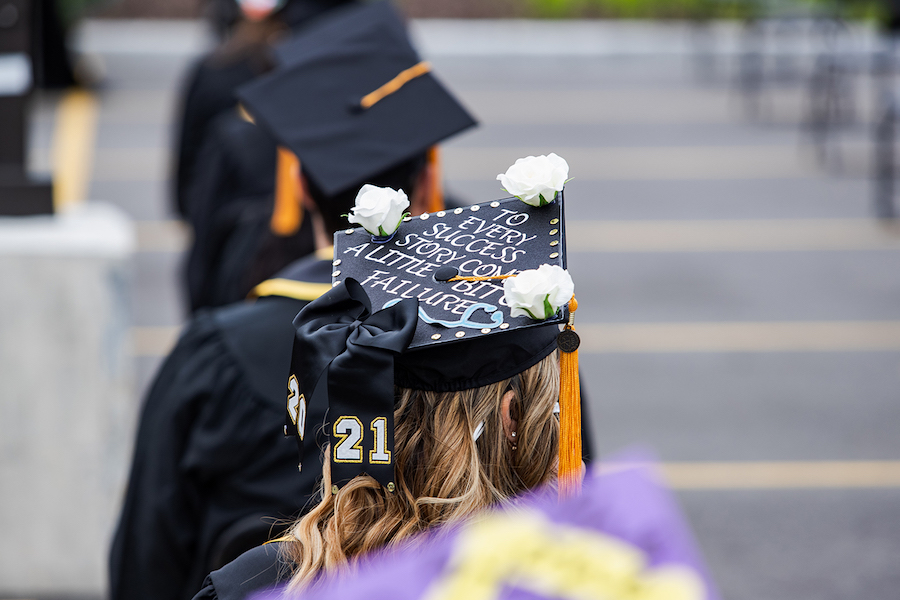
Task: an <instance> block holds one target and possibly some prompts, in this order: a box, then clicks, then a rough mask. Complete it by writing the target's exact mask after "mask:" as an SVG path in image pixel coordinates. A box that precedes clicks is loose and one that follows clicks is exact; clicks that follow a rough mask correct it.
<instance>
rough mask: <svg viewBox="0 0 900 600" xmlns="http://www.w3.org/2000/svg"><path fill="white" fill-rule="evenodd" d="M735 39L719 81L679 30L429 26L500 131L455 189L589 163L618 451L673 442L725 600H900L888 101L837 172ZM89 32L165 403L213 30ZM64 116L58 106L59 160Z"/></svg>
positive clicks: (463, 150)
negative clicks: (753, 72)
mask: <svg viewBox="0 0 900 600" xmlns="http://www.w3.org/2000/svg"><path fill="white" fill-rule="evenodd" d="M523 27H524V28H525V29H524V30H523ZM454 28H455V29H454ZM716 31H717V34H716V35H718V36H720V37H719V38H716V39H718V41H716V42H714V43H713V44H711V45H709V44H707V45H706V46H704V48H703V49H704V50H716V49H719V50H721V51H722V52H721V53H718V54H716V53H714V54H712V55H711V56H712V58H713V59H714V60H713V61H712V62H711V63H709V62H707V63H704V64H707V65H708V64H712V66H713V70H712V71H704V72H702V73H700V74H701V75H703V77H699V76H698V64H699V63H698V62H697V61H695V60H694V59H693V58H692V51H693V50H692V48H695V47H693V46H692V45H691V42H690V38H689V37H685V36H686V35H687V34H688V33H690V32H689V31H688V30H687V29H686V28H685V27H684V26H681V25H676V26H665V25H656V24H644V25H640V24H633V23H630V24H629V23H625V24H621V25H618V26H617V25H616V24H609V23H607V24H595V25H594V26H593V28H592V25H591V24H590V23H574V24H570V25H569V26H568V29H567V26H566V25H565V24H559V23H551V24H547V25H544V26H542V25H541V24H533V23H531V24H524V25H523V24H522V23H520V22H478V23H475V24H471V23H466V22H455V21H451V22H437V23H427V22H425V23H422V22H420V23H416V34H417V35H418V36H419V38H420V39H421V40H422V41H423V48H424V49H425V54H426V57H427V58H429V59H431V60H432V62H433V63H434V66H435V70H436V72H437V73H438V76H439V77H441V78H442V79H444V80H445V81H446V82H447V83H448V84H449V86H450V87H451V88H452V89H453V90H454V91H456V92H457V93H458V94H459V95H460V96H461V97H462V99H463V101H464V103H465V104H467V105H468V106H469V107H470V108H471V110H472V111H473V112H474V113H475V114H476V115H477V116H478V117H479V119H480V120H481V122H482V126H481V127H480V128H479V129H478V130H477V131H476V132H474V133H471V134H468V135H465V136H463V137H461V138H459V139H458V140H454V141H453V142H451V143H450V144H448V145H447V146H446V148H445V151H444V158H445V168H444V173H445V177H446V180H447V185H448V188H449V190H450V191H451V192H452V193H454V194H456V195H458V196H460V197H461V198H463V199H466V200H470V201H483V200H487V199H491V198H498V197H502V195H503V192H502V190H501V189H500V187H499V183H498V182H496V181H495V180H494V177H495V176H496V174H497V173H500V172H503V171H505V169H506V167H507V166H508V165H509V164H511V163H512V162H513V161H514V160H515V159H516V158H518V157H520V156H524V155H526V154H541V153H547V152H556V153H558V154H560V155H561V156H563V157H564V158H566V159H567V160H568V161H569V163H570V165H571V167H572V169H571V175H572V177H573V178H574V179H573V181H572V182H571V183H570V184H569V185H568V186H567V189H566V198H567V207H568V212H569V218H570V221H571V223H572V226H571V232H570V238H569V245H570V250H571V255H570V267H571V270H572V272H573V275H574V277H575V281H576V283H577V290H576V293H577V296H578V299H579V302H580V306H581V310H579V312H578V314H577V317H578V318H577V320H576V327H577V328H578V329H579V330H580V331H581V334H582V338H583V340H584V344H585V346H584V351H583V352H582V353H581V355H582V369H583V372H584V375H585V377H586V380H587V386H588V389H589V392H590V399H591V402H592V406H591V419H592V421H593V424H594V426H595V431H596V435H597V440H596V445H597V446H598V447H599V449H600V450H601V451H602V452H603V453H609V452H612V451H614V450H616V449H618V448H621V447H623V446H625V445H629V444H633V443H641V444H645V445H648V446H650V447H652V448H654V449H655V451H656V452H657V453H658V455H659V457H660V458H661V459H662V461H664V463H665V466H664V468H665V473H666V474H667V475H668V477H669V480H670V482H671V483H672V485H673V486H674V487H675V488H676V489H677V490H678V493H679V496H680V498H681V500H682V502H683V504H684V506H685V508H686V510H687V512H688V514H689V517H690V520H691V522H692V524H693V526H694V527H695V530H696V533H697V535H698V537H699V540H700V543H701V545H702V546H703V549H704V551H705V553H706V557H707V559H708V560H709V562H710V565H711V568H712V571H713V573H714V575H715V576H716V578H717V581H718V584H719V585H720V587H721V589H722V592H723V596H724V597H725V598H728V599H730V600H763V599H779V600H801V599H810V600H812V599H815V600H832V599H833V600H838V599H841V600H844V599H846V598H853V597H866V598H885V599H887V598H895V597H897V590H898V589H900V434H898V423H900V268H898V265H900V263H898V260H900V231H898V229H897V228H896V227H894V228H891V227H887V226H882V225H879V224H878V223H876V222H875V221H874V220H873V219H872V218H871V206H870V205H871V193H870V184H869V182H868V181H867V180H866V175H867V174H868V173H869V172H870V162H869V160H870V158H869V150H868V146H867V129H866V128H867V123H868V122H869V113H868V112H867V111H866V109H865V106H866V98H867V93H868V88H867V87H866V86H865V82H864V81H861V80H860V81H858V82H856V91H857V92H858V94H859V97H860V99H861V100H860V106H861V107H862V108H861V110H860V112H859V118H858V122H857V124H856V126H855V127H854V128H850V129H849V130H848V131H845V132H843V133H842V136H841V138H840V140H839V143H838V144H836V145H832V146H831V147H830V152H832V154H830V156H831V159H830V160H829V161H828V162H827V163H826V164H825V165H824V166H823V165H822V164H820V163H819V162H818V161H817V160H816V154H815V152H814V151H813V150H812V149H811V148H810V147H809V146H808V144H807V142H808V141H809V140H808V136H807V134H805V133H804V132H803V130H802V129H801V128H800V127H799V126H798V123H799V122H800V121H801V120H802V118H803V114H804V113H803V111H804V107H805V102H806V99H805V96H804V93H803V91H804V88H803V87H802V84H801V82H797V83H796V85H793V86H791V85H781V86H778V87H776V88H773V89H772V90H771V92H767V94H766V97H765V98H764V102H763V103H762V110H761V111H760V112H759V113H757V115H758V116H757V118H756V120H755V121H751V120H749V119H748V118H747V117H746V113H745V110H744V109H745V105H744V104H743V102H742V100H741V97H740V96H739V95H738V93H737V92H736V91H735V86H734V80H735V64H736V63H735V60H734V54H735V48H737V47H738V43H737V41H736V38H735V37H734V36H735V35H736V33H737V32H736V30H735V29H734V27H731V26H728V25H724V26H720V28H719V29H717V30H716ZM83 32H84V33H83V36H82V38H81V40H80V42H79V44H80V47H82V48H83V49H85V50H86V51H89V52H91V53H93V60H94V61H95V62H94V64H95V67H96V68H102V72H103V74H104V75H105V84H104V85H103V87H102V88H100V89H99V90H98V91H97V92H96V94H95V98H96V103H97V104H96V106H97V109H98V113H97V114H98V117H97V126H96V132H95V136H94V137H93V141H92V142H91V141H90V138H85V139H88V140H89V142H88V146H87V147H86V148H85V152H88V156H90V157H91V158H92V167H90V176H89V183H88V186H87V192H86V196H87V198H90V199H97V200H100V199H102V200H105V201H110V202H113V203H115V204H117V205H119V206H121V207H122V208H124V209H125V210H126V211H127V212H128V213H129V214H131V215H132V216H133V217H134V218H135V219H137V220H138V231H139V246H140V249H141V252H140V253H139V255H138V260H137V270H138V271H137V283H136V287H135V289H134V296H133V307H134V319H135V329H134V346H135V356H136V360H137V364H138V373H139V382H140V387H141V390H143V389H144V387H145V386H146V385H147V383H148V382H149V380H150V378H151V377H152V375H153V373H154V371H155V369H156V368H157V366H158V365H159V362H160V360H161V357H162V356H164V354H165V352H166V351H167V349H168V348H169V347H171V344H172V343H173V340H174V338H175V336H176V335H177V331H178V328H179V326H180V325H181V323H183V319H184V304H183V301H182V296H181V289H180V270H179V269H180V262H181V251H182V250H183V248H184V246H185V243H186V240H187V235H188V232H186V231H185V230H184V229H183V228H182V227H181V226H180V224H179V223H177V222H175V221H173V220H172V211H171V210H170V208H169V206H170V202H169V199H168V187H167V185H168V184H167V176H168V172H169V170H168V169H169V161H170V155H169V148H170V147H171V145H172V143H171V139H172V136H171V128H172V120H173V116H174V115H175V112H176V94H177V90H178V85H179V82H180V79H181V77H182V75H183V72H184V70H185V68H186V67H187V66H188V65H189V64H190V63H191V61H192V60H194V59H195V56H196V53H197V52H199V51H200V50H201V49H202V48H204V47H205V46H206V44H207V43H208V41H209V37H208V35H207V34H206V33H205V30H204V29H203V27H202V26H200V25H198V24H197V23H192V22H173V23H166V22H141V23H129V22H126V23H110V22H90V23H88V24H87V26H86V27H85V29H84V30H83ZM858 33H859V36H858V40H859V44H858V48H865V47H867V46H868V45H869V44H870V43H871V34H870V33H867V32H866V31H865V30H860V31H859V32H858ZM729 36H731V37H729ZM867 36H869V37H867ZM429 39H431V40H432V43H431V45H429V42H428V40H429ZM478 39H483V40H484V39H487V40H493V41H494V42H492V43H483V44H479V43H477V40H478ZM610 39H612V40H614V42H615V43H613V42H610V41H609V40H610ZM704 39H705V38H704ZM473 40H476V41H473ZM523 40H524V41H525V43H523ZM531 42H534V44H532V43H531ZM538 42H539V43H538ZM803 47H805V46H803V44H802V43H798V45H797V48H798V50H797V52H798V53H800V54H802V53H803V52H804V51H803V50H802V48H803ZM535 48H538V49H540V48H544V49H547V48H551V49H554V50H550V52H551V54H550V55H548V54H546V53H544V51H541V52H537V51H536V50H535ZM429 49H430V51H429ZM707 58H709V57H707ZM64 102H65V101H64V100H62V104H64ZM60 106H61V97H60V96H51V95H45V96H43V97H41V98H40V99H39V100H38V102H37V103H36V111H35V126H34V127H33V131H32V138H33V141H34V143H33V145H32V159H33V160H32V162H33V164H34V167H35V168H36V169H41V168H44V169H46V168H49V165H50V147H51V141H52V138H53V135H54V131H55V130H57V128H58V126H59V123H58V121H59V117H58V115H60V114H61V112H60V111H59V110H58V109H59V107H60ZM90 153H93V154H92V156H91V155H90ZM834 156H838V158H839V160H834ZM82 158H84V156H82ZM88 164H91V161H90V160H89V161H88ZM142 393H143V392H141V394H142ZM139 400H140V398H139V397H136V398H135V402H139Z"/></svg>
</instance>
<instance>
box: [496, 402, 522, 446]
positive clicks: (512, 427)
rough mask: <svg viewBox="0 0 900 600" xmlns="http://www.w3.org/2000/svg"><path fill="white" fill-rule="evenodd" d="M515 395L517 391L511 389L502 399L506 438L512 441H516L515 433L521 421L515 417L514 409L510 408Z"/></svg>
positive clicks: (501, 415)
mask: <svg viewBox="0 0 900 600" xmlns="http://www.w3.org/2000/svg"><path fill="white" fill-rule="evenodd" d="M515 397H516V394H515V392H513V391H512V390H510V391H508V392H506V393H505V394H503V398H501V399H500V419H501V420H502V422H503V433H504V434H505V435H506V439H507V440H509V441H510V442H512V443H515V442H516V436H514V435H513V434H514V433H515V432H516V431H517V430H518V427H519V422H518V421H517V420H516V419H514V418H513V416H512V411H511V410H510V407H511V405H512V401H513V400H514V399H515Z"/></svg>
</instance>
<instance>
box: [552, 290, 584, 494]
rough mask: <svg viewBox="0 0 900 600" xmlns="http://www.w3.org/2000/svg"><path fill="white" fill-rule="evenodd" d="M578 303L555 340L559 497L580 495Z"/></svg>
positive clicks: (571, 309) (573, 302) (575, 302)
mask: <svg viewBox="0 0 900 600" xmlns="http://www.w3.org/2000/svg"><path fill="white" fill-rule="evenodd" d="M577 309H578V301H577V300H575V298H574V297H573V298H572V299H571V300H570V301H569V322H568V323H566V325H565V327H564V328H563V330H562V331H561V332H560V333H559V337H558V338H557V339H556V341H557V344H558V345H559V375H560V389H559V409H560V411H559V412H560V414H559V497H560V499H563V498H567V497H570V496H574V495H577V494H579V493H580V492H581V384H580V382H579V380H578V346H579V345H580V344H581V340H580V338H579V337H578V334H577V333H575V311H576V310H577Z"/></svg>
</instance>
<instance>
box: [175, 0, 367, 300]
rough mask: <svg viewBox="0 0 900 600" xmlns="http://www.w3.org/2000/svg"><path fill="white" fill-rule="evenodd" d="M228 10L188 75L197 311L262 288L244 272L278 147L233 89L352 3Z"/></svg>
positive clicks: (190, 263)
mask: <svg viewBox="0 0 900 600" xmlns="http://www.w3.org/2000/svg"><path fill="white" fill-rule="evenodd" d="M224 4H229V5H232V4H233V5H234V13H235V15H236V17H237V18H236V20H235V21H234V22H233V23H230V24H229V26H228V28H227V29H225V30H224V33H225V40H224V41H223V43H222V44H221V45H220V46H219V48H217V49H216V50H215V51H214V52H212V53H211V54H210V55H208V56H206V57H204V58H203V59H201V60H200V61H199V62H198V63H197V64H196V65H195V66H194V67H193V69H192V70H191V71H190V73H189V74H188V77H187V82H186V85H185V96H184V101H183V107H182V117H181V122H180V124H179V129H178V134H177V137H178V142H177V149H176V150H177V151H176V165H175V177H174V179H175V183H174V196H175V205H176V209H177V210H178V212H179V213H180V214H181V215H182V216H183V217H184V218H186V219H187V220H188V222H189V223H190V224H191V227H192V229H193V234H194V235H193V242H192V247H191V250H190V252H189V254H188V259H187V263H186V265H185V281H186V289H187V298H188V303H189V306H190V309H191V311H192V312H193V311H196V310H198V309H199V308H202V307H204V306H221V305H224V304H228V303H229V302H234V301H237V300H239V299H242V298H243V297H244V296H245V295H246V293H247V291H248V290H249V289H250V288H252V287H253V285H255V284H256V283H259V281H261V279H257V280H255V281H252V282H250V283H249V284H248V281H249V279H248V276H247V275H246V271H248V270H249V269H250V268H251V267H250V266H249V263H250V262H252V260H253V258H252V257H253V256H254V255H255V252H256V249H257V247H258V245H259V244H260V240H261V238H262V237H263V236H265V233H266V229H265V226H264V223H263V222H264V221H265V213H266V212H267V211H269V212H270V211H271V210H272V194H273V191H274V187H275V171H276V148H275V140H274V139H273V138H272V137H271V135H269V134H268V133H267V132H266V131H265V130H264V129H261V128H259V127H256V126H255V125H254V124H253V123H252V121H251V120H250V119H248V116H247V114H246V113H245V112H243V111H241V110H239V107H238V104H237V98H236V97H235V90H236V89H237V87H238V86H240V85H242V84H244V83H246V82H248V81H251V80H252V79H254V78H256V77H258V76H260V75H262V74H264V73H267V72H268V71H270V70H271V69H272V68H274V67H275V65H276V64H278V62H279V60H278V57H277V56H276V53H275V51H274V50H273V45H274V44H276V43H277V42H278V41H280V40H283V39H285V38H286V37H287V36H288V35H289V34H290V33H291V32H297V31H301V30H302V29H303V28H304V27H306V26H309V25H310V24H312V23H315V22H316V21H317V20H318V19H319V18H321V17H323V16H325V15H326V13H329V12H330V11H332V9H336V8H339V7H342V6H345V5H351V4H355V1H353V0H271V1H269V2H266V1H260V0H220V1H219V2H217V3H216V5H224ZM219 12H220V13H221V12H222V11H219ZM248 223H249V225H248ZM311 235H312V232H311V231H310V230H309V228H308V227H307V228H304V229H303V231H302V232H298V233H297V235H294V236H292V239H290V240H287V241H288V242H289V243H288V245H289V247H290V252H292V253H294V252H298V251H304V252H305V253H308V252H311V251H312V248H313V243H312V238H311ZM227 246H231V249H230V250H226V247H227ZM287 262H290V261H286V262H284V261H283V262H282V263H281V264H280V265H278V266H279V267H283V266H284V265H285V264H287ZM273 272H274V271H270V272H268V273H266V274H265V275H267V276H268V275H271V274H272V273H273Z"/></svg>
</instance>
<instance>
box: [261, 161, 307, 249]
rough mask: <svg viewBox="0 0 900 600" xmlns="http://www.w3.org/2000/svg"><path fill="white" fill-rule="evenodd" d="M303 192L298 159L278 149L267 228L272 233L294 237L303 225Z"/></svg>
mask: <svg viewBox="0 0 900 600" xmlns="http://www.w3.org/2000/svg"><path fill="white" fill-rule="evenodd" d="M302 200H303V191H302V190H301V189H300V159H298V158H297V155H296V154H294V153H293V152H291V151H290V150H288V149H287V148H284V147H283V146H279V147H278V167H277V170H276V172H275V208H274V209H273V210H272V220H271V221H270V223H269V227H270V229H271V230H272V233H274V234H275V235H280V236H283V237H287V236H289V235H294V234H295V233H297V230H299V229H300V225H301V223H303V204H302Z"/></svg>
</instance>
